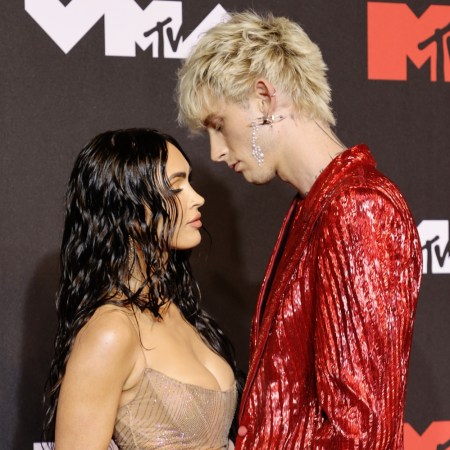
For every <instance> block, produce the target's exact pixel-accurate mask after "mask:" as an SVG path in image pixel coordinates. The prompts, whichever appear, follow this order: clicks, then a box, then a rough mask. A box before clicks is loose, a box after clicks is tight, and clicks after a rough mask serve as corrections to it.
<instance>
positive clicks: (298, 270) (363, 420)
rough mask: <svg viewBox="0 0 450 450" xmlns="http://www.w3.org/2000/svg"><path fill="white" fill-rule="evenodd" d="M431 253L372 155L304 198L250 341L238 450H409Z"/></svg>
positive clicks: (329, 173) (267, 282) (359, 149)
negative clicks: (406, 422)
mask: <svg viewBox="0 0 450 450" xmlns="http://www.w3.org/2000/svg"><path fill="white" fill-rule="evenodd" d="M421 273H422V252H421V246H420V241H419V238H418V234H417V230H416V227H415V225H414V222H413V219H412V217H411V214H410V211H409V209H408V207H407V205H406V203H405V200H404V199H403V197H402V195H401V194H400V192H399V190H398V188H397V187H396V186H395V185H394V184H393V183H392V182H391V181H389V180H388V179H387V178H386V177H384V176H383V175H382V174H380V172H378V171H377V170H376V169H375V161H374V159H373V158H372V156H371V154H370V152H369V150H368V148H367V147H366V146H364V145H359V146H356V147H353V148H352V149H350V150H347V151H345V152H344V153H342V154H341V155H340V156H338V157H337V158H335V159H334V160H333V161H332V162H331V163H330V164H329V165H328V167H327V168H326V169H325V171H324V172H322V174H321V175H320V176H319V177H318V179H317V180H316V182H315V183H314V185H313V187H312V189H311V191H310V192H309V194H308V196H307V197H306V199H305V200H302V199H301V198H300V197H298V196H297V197H296V198H295V199H294V201H293V203H292V206H291V208H290V210H289V212H288V214H287V216H286V217H285V219H284V222H283V226H282V229H281V232H280V236H279V238H278V241H277V244H276V246H275V249H274V252H273V255H272V257H271V259H270V262H269V266H268V269H267V272H266V276H265V278H264V282H263V285H262V288H261V292H260V295H259V299H258V304H257V307H256V312H255V316H254V320H253V324H252V332H251V355H250V367H249V374H248V379H247V385H246V388H245V390H244V393H243V397H242V401H241V409H240V415H239V418H240V426H241V428H240V434H241V436H240V437H238V439H237V442H236V449H237V450H244V449H245V450H250V449H252V450H256V449H258V450H266V449H280V450H281V449H284V450H291V449H302V450H309V449H311V450H344V449H345V450H347V449H348V450H350V449H352V450H353V449H358V450H363V449H364V450H369V449H370V450H375V449H377V450H400V449H403V419H404V405H405V387H406V379H407V372H408V361H409V354H410V348H411V337H412V328H413V321H414V313H415V308H416V302H417V297H418V290H419V284H420V278H421Z"/></svg>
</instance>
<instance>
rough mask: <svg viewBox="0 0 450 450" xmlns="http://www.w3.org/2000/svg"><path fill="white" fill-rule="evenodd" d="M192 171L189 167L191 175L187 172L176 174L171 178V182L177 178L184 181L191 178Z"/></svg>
mask: <svg viewBox="0 0 450 450" xmlns="http://www.w3.org/2000/svg"><path fill="white" fill-rule="evenodd" d="M191 173H192V169H191V168H190V167H189V173H186V172H175V173H173V174H172V175H170V177H169V181H173V180H174V179H175V178H181V179H182V180H184V179H185V178H188V177H190V176H191Z"/></svg>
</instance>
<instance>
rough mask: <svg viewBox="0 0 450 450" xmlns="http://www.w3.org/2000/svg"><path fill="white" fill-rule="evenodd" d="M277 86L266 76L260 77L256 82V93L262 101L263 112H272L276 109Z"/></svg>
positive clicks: (264, 113)
mask: <svg viewBox="0 0 450 450" xmlns="http://www.w3.org/2000/svg"><path fill="white" fill-rule="evenodd" d="M275 92H276V89H275V86H274V85H273V84H272V83H270V82H269V81H268V80H266V79H265V78H259V79H258V80H256V83H255V95H256V97H257V98H258V100H259V101H260V102H261V103H260V104H261V106H260V109H261V113H262V114H263V115H268V114H270V113H271V112H272V111H273V110H274V109H275Z"/></svg>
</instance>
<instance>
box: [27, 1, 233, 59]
mask: <svg viewBox="0 0 450 450" xmlns="http://www.w3.org/2000/svg"><path fill="white" fill-rule="evenodd" d="M25 10H26V11H27V12H28V14H30V16H31V17H32V18H33V19H34V20H35V21H36V22H37V23H38V24H39V25H40V27H41V28H42V29H43V30H44V31H45V32H46V33H47V34H48V35H49V36H50V37H51V38H52V39H53V41H55V43H56V44H57V45H58V46H59V47H60V48H61V50H62V51H63V52H64V53H68V52H70V50H72V48H73V47H74V46H75V45H76V44H77V43H78V42H79V41H80V40H81V39H82V38H83V36H85V35H86V33H87V32H88V31H89V30H90V29H91V28H92V27H93V26H94V25H95V24H96V23H97V22H98V21H99V20H100V19H101V18H102V17H104V24H105V55H107V56H136V44H137V45H139V47H140V48H141V49H142V50H147V48H148V47H149V46H150V45H151V46H152V56H153V57H154V58H157V57H164V58H180V59H181V58H186V57H187V56H188V54H189V52H190V50H191V48H192V46H193V45H194V44H195V43H196V42H197V40H198V38H199V37H200V35H201V34H202V33H204V32H205V31H207V30H208V29H210V28H211V27H213V26H214V25H216V24H217V23H219V22H221V21H223V20H225V19H226V18H227V16H228V14H227V12H226V11H225V9H224V8H223V7H222V6H221V5H220V4H217V5H216V7H215V8H214V9H213V10H212V11H211V12H210V13H209V14H208V15H207V16H206V17H205V18H204V19H203V20H202V22H201V23H200V24H199V25H198V26H197V28H196V29H195V30H194V31H192V33H191V34H190V35H189V36H187V37H186V38H185V37H184V36H181V35H180V27H181V24H182V22H183V20H182V2H181V1H165V0H164V1H160V0H154V1H153V2H151V3H150V4H149V5H148V6H147V8H145V9H142V8H141V7H140V6H139V5H138V4H137V3H136V2H135V1H134V0H72V1H71V2H70V3H69V4H68V5H67V6H64V5H63V4H62V3H61V2H60V1H59V0H25Z"/></svg>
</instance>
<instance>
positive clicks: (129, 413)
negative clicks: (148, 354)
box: [114, 369, 237, 450]
mask: <svg viewBox="0 0 450 450" xmlns="http://www.w3.org/2000/svg"><path fill="white" fill-rule="evenodd" d="M236 403H237V389H236V385H235V384H234V385H233V387H232V388H230V389H229V390H227V391H216V390H212V389H205V388H202V387H200V386H195V385H192V384H186V383H182V382H181V381H177V380H175V379H173V378H171V377H168V376H167V375H165V374H163V373H161V372H158V371H156V370H152V369H146V370H145V371H144V374H143V377H142V381H141V384H140V387H139V391H138V393H137V395H136V397H135V398H134V399H133V401H131V402H130V403H128V404H127V405H124V406H122V407H121V408H119V411H118V414H117V419H116V424H115V427H114V441H115V442H116V444H117V445H118V447H119V449H120V450H132V449H136V450H137V449H139V450H151V449H167V450H169V449H170V450H201V449H205V450H206V449H208V450H210V449H215V450H218V449H226V448H227V447H228V431H229V429H230V425H231V421H232V420H233V417H234V412H235V409H236Z"/></svg>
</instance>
